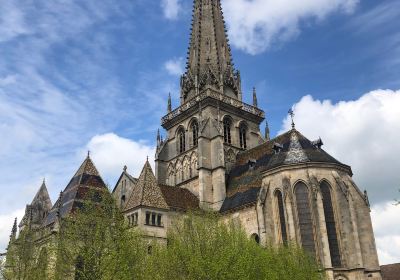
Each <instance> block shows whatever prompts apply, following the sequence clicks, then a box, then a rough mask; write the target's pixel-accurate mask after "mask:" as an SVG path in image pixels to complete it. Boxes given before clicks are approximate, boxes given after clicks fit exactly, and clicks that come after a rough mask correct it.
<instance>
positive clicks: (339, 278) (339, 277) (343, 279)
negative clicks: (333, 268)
mask: <svg viewBox="0 0 400 280" xmlns="http://www.w3.org/2000/svg"><path fill="white" fill-rule="evenodd" d="M348 279H349V278H347V277H346V276H345V275H343V274H339V275H336V276H335V280H348Z"/></svg>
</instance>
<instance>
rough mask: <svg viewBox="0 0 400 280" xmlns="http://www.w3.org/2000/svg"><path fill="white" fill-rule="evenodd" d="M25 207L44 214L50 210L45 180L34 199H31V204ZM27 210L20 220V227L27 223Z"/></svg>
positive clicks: (50, 205) (50, 204)
mask: <svg viewBox="0 0 400 280" xmlns="http://www.w3.org/2000/svg"><path fill="white" fill-rule="evenodd" d="M27 207H28V208H31V209H36V210H41V211H44V212H48V211H50V210H51V207H52V203H51V199H50V196H49V192H48V191H47V187H46V182H45V180H43V183H42V184H41V186H40V188H39V190H38V191H37V193H36V195H35V197H34V198H33V200H32V202H31V204H29V205H28V206H27ZM28 208H27V210H26V211H25V215H24V217H23V218H22V219H21V222H20V224H19V226H20V227H21V226H23V225H24V224H25V223H27V222H28V221H27V220H28V217H27V215H29V213H27V211H28Z"/></svg>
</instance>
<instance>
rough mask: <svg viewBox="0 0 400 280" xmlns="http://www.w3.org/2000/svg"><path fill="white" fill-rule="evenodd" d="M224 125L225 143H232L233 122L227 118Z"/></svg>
mask: <svg viewBox="0 0 400 280" xmlns="http://www.w3.org/2000/svg"><path fill="white" fill-rule="evenodd" d="M223 124H224V142H225V143H227V144H231V143H232V138H231V125H232V122H231V120H230V119H229V118H225V119H224V121H223Z"/></svg>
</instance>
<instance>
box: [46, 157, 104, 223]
mask: <svg viewBox="0 0 400 280" xmlns="http://www.w3.org/2000/svg"><path fill="white" fill-rule="evenodd" d="M89 191H95V192H99V191H108V188H107V187H106V185H105V184H104V181H103V179H102V178H101V177H100V174H99V172H98V171H97V169H96V167H95V166H94V164H93V162H92V160H91V159H90V157H89V156H88V157H87V158H86V159H85V161H84V162H83V163H82V165H81V166H80V167H79V169H78V171H77V172H76V173H75V175H74V176H73V177H72V179H71V180H70V182H69V183H68V185H67V186H66V188H65V189H64V191H63V192H62V195H61V196H60V197H59V198H58V200H57V202H56V203H55V204H54V206H53V208H52V209H51V211H50V212H49V214H48V215H47V217H46V219H45V221H44V226H47V225H50V224H52V223H54V222H55V221H56V218H57V211H59V212H60V215H61V217H65V216H67V215H68V214H69V213H71V212H72V211H73V210H74V209H76V208H79V207H81V205H82V202H83V201H84V200H85V199H87V198H88V197H87V194H88V192H89ZM60 199H61V201H60Z"/></svg>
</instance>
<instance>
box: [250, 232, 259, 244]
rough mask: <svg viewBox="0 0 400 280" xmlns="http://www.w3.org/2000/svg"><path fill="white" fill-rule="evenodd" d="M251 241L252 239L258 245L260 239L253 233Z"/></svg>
mask: <svg viewBox="0 0 400 280" xmlns="http://www.w3.org/2000/svg"><path fill="white" fill-rule="evenodd" d="M251 239H253V240H254V241H255V242H256V243H257V244H260V237H259V236H258V234H257V233H253V234H252V235H251Z"/></svg>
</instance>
